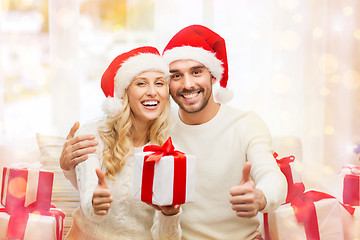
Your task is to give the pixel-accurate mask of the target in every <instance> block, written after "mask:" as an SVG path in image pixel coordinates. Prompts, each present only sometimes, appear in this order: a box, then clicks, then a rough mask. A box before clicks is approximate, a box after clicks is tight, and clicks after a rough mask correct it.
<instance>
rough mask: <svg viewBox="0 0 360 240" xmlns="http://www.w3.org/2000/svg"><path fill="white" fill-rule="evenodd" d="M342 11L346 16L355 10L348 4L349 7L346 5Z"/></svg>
mask: <svg viewBox="0 0 360 240" xmlns="http://www.w3.org/2000/svg"><path fill="white" fill-rule="evenodd" d="M342 12H343V14H344V15H345V16H351V15H352V14H353V12H354V9H353V8H352V7H349V6H348V7H344V8H343V10H342Z"/></svg>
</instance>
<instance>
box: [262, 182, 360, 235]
mask: <svg viewBox="0 0 360 240" xmlns="http://www.w3.org/2000/svg"><path fill="white" fill-rule="evenodd" d="M293 187H294V191H293V195H292V199H291V203H286V204H283V205H281V206H280V207H279V208H278V209H277V210H276V211H274V212H271V213H267V214H264V229H265V239H266V240H275V239H278V240H282V239H311V240H320V239H339V240H340V239H345V235H346V234H345V233H346V229H347V226H345V225H344V224H343V221H342V216H343V214H346V215H348V216H352V215H354V211H355V209H354V208H353V207H351V206H348V205H344V204H342V203H340V202H339V201H338V200H337V199H336V198H335V197H333V196H331V195H329V194H327V193H323V192H320V191H315V190H310V191H305V187H304V184H303V183H296V184H294V186H293Z"/></svg>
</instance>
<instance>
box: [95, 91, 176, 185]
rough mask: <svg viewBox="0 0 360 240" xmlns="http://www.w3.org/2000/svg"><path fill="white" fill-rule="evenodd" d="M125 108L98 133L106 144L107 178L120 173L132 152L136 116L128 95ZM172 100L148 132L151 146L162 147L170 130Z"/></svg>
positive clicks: (108, 120) (104, 164)
mask: <svg viewBox="0 0 360 240" xmlns="http://www.w3.org/2000/svg"><path fill="white" fill-rule="evenodd" d="M123 105H124V108H123V109H122V110H121V111H120V112H119V113H118V114H116V115H115V116H108V117H107V118H106V120H105V123H104V124H103V125H102V126H100V127H99V129H98V133H99V136H100V138H101V140H102V141H103V142H104V149H103V169H105V176H107V177H109V178H112V179H113V177H114V176H115V174H116V173H118V172H120V171H121V169H122V168H123V166H124V165H125V162H126V159H127V158H128V156H129V155H130V154H131V152H132V147H133V144H132V131H133V126H134V123H135V118H134V115H133V113H132V111H131V109H130V106H129V99H128V95H127V93H126V92H125V94H124V97H123ZM169 114H170V99H168V100H167V101H166V106H165V108H164V110H163V112H162V113H161V114H160V115H159V116H158V118H157V119H156V120H155V122H154V123H153V124H152V125H151V127H150V129H149V131H148V132H147V139H148V140H149V142H150V143H151V144H157V145H162V144H163V143H164V142H165V140H166V137H167V134H168V131H169V129H170V123H169Z"/></svg>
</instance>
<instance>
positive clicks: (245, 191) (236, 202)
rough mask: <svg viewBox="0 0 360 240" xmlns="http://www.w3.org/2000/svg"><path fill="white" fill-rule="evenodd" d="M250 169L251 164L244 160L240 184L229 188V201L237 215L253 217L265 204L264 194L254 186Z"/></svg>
mask: <svg viewBox="0 0 360 240" xmlns="http://www.w3.org/2000/svg"><path fill="white" fill-rule="evenodd" d="M250 171H251V164H250V163H248V162H246V163H245V165H244V167H243V174H242V178H241V181H240V184H239V185H237V186H234V187H232V188H231V189H230V195H231V196H230V203H231V205H232V209H233V210H234V211H235V212H236V216H238V217H246V218H251V217H254V216H256V215H257V213H258V212H259V211H261V210H262V209H264V208H265V206H266V199H265V196H264V194H263V192H262V191H261V190H260V189H257V188H256V187H255V182H254V181H253V180H252V179H251V177H250Z"/></svg>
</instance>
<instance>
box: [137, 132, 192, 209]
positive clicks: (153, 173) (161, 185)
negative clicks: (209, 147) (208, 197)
mask: <svg viewBox="0 0 360 240" xmlns="http://www.w3.org/2000/svg"><path fill="white" fill-rule="evenodd" d="M195 162H196V158H195V156H192V155H187V154H185V153H183V152H180V151H177V150H175V148H174V146H173V144H172V142H171V138H170V137H169V138H168V140H167V141H166V142H165V143H164V145H163V146H157V145H149V146H145V147H144V149H143V152H140V153H136V154H135V158H134V197H135V199H138V200H141V201H143V202H146V203H152V204H155V205H158V206H166V205H176V204H183V203H185V202H193V201H194V199H195Z"/></svg>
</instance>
